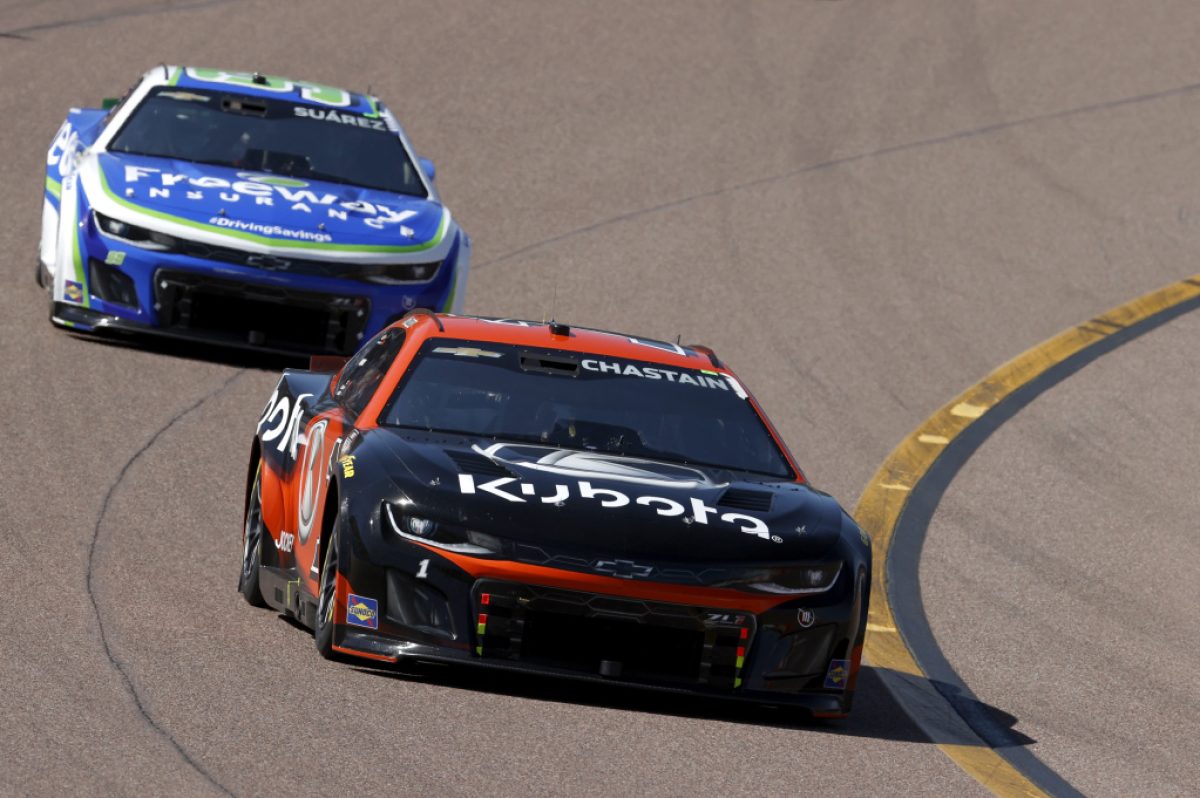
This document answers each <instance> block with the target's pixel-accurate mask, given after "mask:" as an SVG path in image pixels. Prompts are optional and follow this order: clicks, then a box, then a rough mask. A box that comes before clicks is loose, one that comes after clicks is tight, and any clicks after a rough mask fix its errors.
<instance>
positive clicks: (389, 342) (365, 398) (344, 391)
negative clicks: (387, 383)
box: [333, 329, 404, 416]
mask: <svg viewBox="0 0 1200 798" xmlns="http://www.w3.org/2000/svg"><path fill="white" fill-rule="evenodd" d="M403 344H404V330H394V329H387V330H384V331H383V332H381V333H380V334H379V335H377V336H375V337H374V338H373V339H371V340H370V341H369V342H368V343H367V344H366V346H364V347H363V348H362V349H360V350H358V352H357V353H355V355H354V357H352V358H351V359H350V360H349V361H348V362H347V363H346V366H345V368H343V369H342V374H341V377H340V378H339V379H338V383H337V387H336V388H335V389H334V392H333V398H334V399H336V400H337V401H338V402H340V403H341V404H342V405H343V406H344V407H345V408H346V409H347V410H348V411H349V412H350V415H351V416H357V415H358V414H359V413H361V412H362V411H363V408H364V407H366V406H367V403H368V402H370V401H371V397H372V396H373V395H374V394H375V389H377V388H378V387H379V383H381V382H382V381H383V375H384V374H386V373H387V370H388V367H389V366H391V365H392V360H393V359H395V357H396V355H397V354H398V353H399V351H400V347H401V346H402V345H403Z"/></svg>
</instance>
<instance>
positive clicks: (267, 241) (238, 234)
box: [96, 167, 450, 254]
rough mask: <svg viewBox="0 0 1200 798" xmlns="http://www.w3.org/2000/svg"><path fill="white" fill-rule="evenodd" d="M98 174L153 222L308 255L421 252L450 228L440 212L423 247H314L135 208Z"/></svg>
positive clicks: (126, 205)
mask: <svg viewBox="0 0 1200 798" xmlns="http://www.w3.org/2000/svg"><path fill="white" fill-rule="evenodd" d="M96 171H98V172H99V173H100V185H101V186H102V187H103V188H104V193H105V194H107V195H108V197H109V199H111V200H112V201H113V202H115V203H117V204H118V205H120V206H122V207H124V208H128V209H129V210H131V211H135V212H137V213H144V214H146V215H147V216H153V217H154V218H155V219H162V220H163V221H165V222H173V223H175V224H180V225H183V226H184V227H191V228H193V229H195V230H203V231H205V232H207V233H216V234H217V235H220V236H222V237H224V238H236V239H239V240H241V241H251V242H253V243H255V244H262V245H264V246H268V247H285V248H287V249H305V250H308V251H310V252H361V253H387V254H391V253H400V252H422V251H424V250H427V249H432V248H433V247H436V246H437V245H438V244H440V243H442V239H443V238H445V237H446V230H447V229H448V228H449V227H450V214H448V213H447V212H446V210H445V209H444V208H443V209H442V220H441V222H440V223H439V224H438V229H437V233H436V234H435V235H434V236H433V238H431V239H430V240H429V241H427V242H425V243H424V244H411V245H409V246H387V245H376V244H315V243H313V242H311V241H288V240H285V239H278V238H269V237H267V236H260V235H255V234H254V233H247V232H244V231H242V230H228V229H225V228H223V227H217V226H216V225H211V224H205V223H203V222H195V221H192V220H191V219H185V218H183V217H182V216H172V215H171V214H169V213H163V212H162V211H156V210H153V209H151V208H147V207H144V206H142V205H138V204H136V203H133V202H130V201H129V200H127V199H125V198H124V197H121V196H119V195H118V194H116V193H115V192H114V191H113V190H112V189H111V188H110V187H109V185H108V177H107V176H106V175H105V174H104V169H103V168H102V167H97V170H96Z"/></svg>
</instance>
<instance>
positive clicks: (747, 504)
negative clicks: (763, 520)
mask: <svg viewBox="0 0 1200 798" xmlns="http://www.w3.org/2000/svg"><path fill="white" fill-rule="evenodd" d="M774 498H775V494H773V493H769V492H767V491H765V490H747V489H746V488H730V489H729V490H727V491H725V493H724V494H723V495H722V496H721V500H720V501H718V502H717V504H718V505H719V506H721V507H734V508H736V509H738V510H756V511H758V512H760V513H765V512H768V511H769V510H770V509H771V500H772V499H774Z"/></svg>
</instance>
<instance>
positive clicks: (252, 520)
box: [238, 462, 267, 607]
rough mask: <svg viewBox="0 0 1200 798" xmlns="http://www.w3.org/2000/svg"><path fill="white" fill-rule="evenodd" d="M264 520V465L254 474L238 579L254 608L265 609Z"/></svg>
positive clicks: (239, 586)
mask: <svg viewBox="0 0 1200 798" xmlns="http://www.w3.org/2000/svg"><path fill="white" fill-rule="evenodd" d="M263 532H264V527H263V520H262V463H261V462H259V464H258V471H257V472H255V474H254V487H253V488H252V489H251V491H250V506H249V507H247V508H246V525H245V527H244V528H243V529H242V574H241V578H240V579H238V591H240V592H241V594H242V598H244V599H246V603H247V604H249V605H250V606H252V607H265V606H267V602H266V601H265V600H264V599H263V595H262V586H261V585H260V584H259V580H258V576H259V568H260V567H261V566H262V546H263V537H265V536H264V534H263Z"/></svg>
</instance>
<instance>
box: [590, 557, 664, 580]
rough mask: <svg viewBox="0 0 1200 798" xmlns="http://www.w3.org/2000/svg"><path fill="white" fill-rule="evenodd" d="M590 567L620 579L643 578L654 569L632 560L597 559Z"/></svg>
mask: <svg viewBox="0 0 1200 798" xmlns="http://www.w3.org/2000/svg"><path fill="white" fill-rule="evenodd" d="M592 567H593V568H595V569H596V572H597V573H601V574H606V575H608V576H617V577H620V578H621V579H634V578H638V579H644V578H646V577H647V576H649V575H650V574H652V573H654V569H653V568H652V567H650V566H649V565H638V564H637V563H635V562H633V561H632V560H597V561H596V564H595V565H594V566H592Z"/></svg>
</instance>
